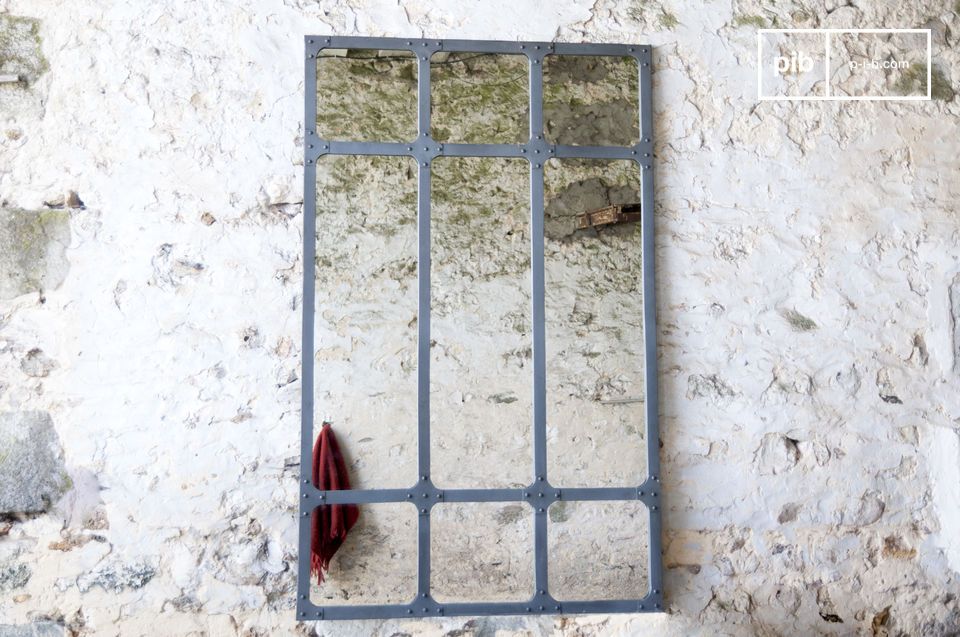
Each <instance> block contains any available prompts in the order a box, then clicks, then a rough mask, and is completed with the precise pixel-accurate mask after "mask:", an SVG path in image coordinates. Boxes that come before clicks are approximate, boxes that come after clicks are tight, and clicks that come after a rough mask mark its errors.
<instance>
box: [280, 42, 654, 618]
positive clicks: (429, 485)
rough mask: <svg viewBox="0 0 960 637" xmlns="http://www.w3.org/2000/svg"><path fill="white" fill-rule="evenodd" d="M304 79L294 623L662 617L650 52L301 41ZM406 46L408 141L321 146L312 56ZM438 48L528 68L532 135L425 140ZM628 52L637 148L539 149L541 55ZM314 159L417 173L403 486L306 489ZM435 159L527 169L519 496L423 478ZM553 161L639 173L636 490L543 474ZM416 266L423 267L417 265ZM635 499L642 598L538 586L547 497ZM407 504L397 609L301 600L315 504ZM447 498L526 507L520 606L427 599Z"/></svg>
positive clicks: (543, 574)
mask: <svg viewBox="0 0 960 637" xmlns="http://www.w3.org/2000/svg"><path fill="white" fill-rule="evenodd" d="M305 40H306V41H305V44H306V64H305V67H306V75H305V81H304V92H305V99H304V114H305V121H304V171H303V172H304V183H303V195H304V200H303V263H304V268H303V343H302V347H303V349H302V356H303V359H302V364H303V373H302V375H301V393H302V399H301V400H302V404H301V407H302V413H301V431H300V489H299V494H300V509H299V513H300V515H299V522H300V525H299V531H300V542H299V557H298V562H297V607H296V608H297V610H296V612H297V618H298V619H300V620H303V621H307V620H319V619H384V618H399V617H427V616H450V615H529V614H560V613H566V614H570V613H637V612H660V611H661V609H662V604H663V592H662V590H663V586H662V575H663V574H662V562H661V538H660V529H661V506H660V458H659V425H658V410H659V406H658V402H659V401H658V394H657V356H656V341H657V339H656V333H657V332H656V312H655V308H656V302H655V288H654V236H653V232H654V227H653V226H654V224H653V217H654V215H653V209H654V207H653V171H652V163H653V161H652V156H653V125H652V111H651V108H652V105H651V79H650V75H651V68H650V65H651V56H652V47H650V46H648V45H639V44H638V45H625V44H567V43H553V42H502V41H492V40H479V41H474V40H430V39H406V38H367V37H334V36H307V37H306V38H305ZM328 48H336V49H346V48H360V49H386V50H400V51H403V50H406V51H410V52H412V53H413V54H414V55H415V56H416V59H417V68H418V73H417V82H418V85H417V128H418V137H417V138H416V139H415V140H411V141H409V142H397V143H385V142H354V141H331V140H324V139H319V138H318V137H317V134H316V121H317V56H318V53H319V52H320V51H321V50H322V49H328ZM438 51H449V52H458V53H500V54H516V55H524V56H526V57H527V59H528V62H529V80H530V84H529V90H530V138H529V140H528V141H527V142H526V143H523V144H452V143H443V144H441V143H437V142H436V141H434V140H433V139H432V138H431V137H430V58H431V56H432V55H433V54H434V53H436V52H438ZM552 54H556V55H603V56H621V57H632V58H634V59H635V60H636V61H637V66H638V69H639V73H640V78H639V93H640V94H639V104H640V141H639V143H637V144H636V145H634V146H627V147H617V146H566V145H554V144H550V143H548V142H547V141H546V140H545V138H544V127H543V68H542V67H543V59H544V57H546V56H548V55H552ZM323 155H391V156H405V157H412V158H414V159H415V160H416V162H417V166H418V195H417V233H418V249H417V250H418V252H417V258H418V268H417V285H418V317H419V320H418V321H417V330H418V333H417V339H418V345H417V354H418V361H417V397H418V400H417V404H418V416H417V425H418V426H417V461H418V469H419V476H420V479H419V480H418V481H417V483H416V484H413V485H411V486H410V487H408V488H405V489H354V490H347V491H319V490H318V489H316V488H314V486H313V485H312V484H311V482H310V469H311V464H312V449H313V442H314V427H313V407H314V374H313V371H314V369H313V368H314V334H313V331H314V329H313V328H314V313H315V307H314V285H315V268H314V267H311V266H312V265H313V264H314V262H315V253H316V196H317V186H316V163H317V160H318V159H319V158H320V157H322V156H323ZM435 157H514V158H523V159H526V160H528V161H529V163H530V223H531V271H532V275H531V276H532V308H531V309H532V316H533V322H532V325H533V343H532V351H533V397H534V400H533V422H532V426H533V443H534V444H533V465H532V469H533V471H532V474H531V478H532V479H531V482H530V485H529V486H527V487H524V488H522V489H439V488H437V487H436V486H434V484H433V482H432V481H431V478H430V267H429V263H430V177H431V173H430V165H431V162H432V160H433V159H434V158H435ZM553 158H559V159H563V158H573V159H627V160H633V161H635V162H636V163H637V164H638V166H639V168H640V173H641V182H640V185H641V204H642V211H643V215H642V219H641V224H642V250H643V254H642V264H643V339H644V364H645V370H646V374H645V393H646V396H645V415H646V445H647V477H646V479H645V480H644V481H643V482H642V483H641V484H639V485H637V486H635V487H598V488H563V489H561V488H560V487H557V486H554V485H552V484H551V483H550V481H549V479H548V476H547V425H546V335H545V332H546V326H545V316H544V232H543V228H544V176H543V174H544V170H543V167H544V163H545V162H546V161H547V160H548V159H553ZM425 264H426V266H427V267H424V265H425ZM561 500H565V501H584V500H592V501H625V500H639V501H641V502H643V503H644V504H645V505H646V507H647V509H648V511H649V519H650V524H649V531H650V538H649V543H648V546H649V550H650V552H649V564H648V582H649V589H648V591H647V594H646V596H644V597H643V598H641V599H627V600H623V599H617V600H579V601H569V600H565V601H560V600H557V599H555V598H554V597H553V596H552V595H551V593H550V590H549V588H548V582H547V524H548V518H547V510H548V508H549V506H550V505H551V504H552V503H554V502H557V501H561ZM383 502H409V503H411V505H415V506H416V507H417V511H418V513H419V516H418V532H417V552H418V556H417V593H416V597H415V598H414V599H412V600H411V601H410V602H409V603H407V604H383V605H356V606H350V605H337V606H322V607H321V606H317V605H316V604H314V603H313V602H312V601H311V599H310V581H311V579H310V520H311V516H310V513H311V512H312V511H313V510H314V509H315V508H316V507H318V506H322V505H324V504H348V503H355V504H371V503H383ZM445 502H527V503H528V504H530V505H531V506H532V507H533V509H534V514H535V515H534V547H533V549H534V571H535V572H534V585H535V589H534V594H533V597H531V599H529V600H528V601H521V602H484V601H477V602H469V603H440V602H437V601H435V600H434V599H433V597H432V596H431V594H430V511H431V509H432V507H433V506H434V505H436V504H438V503H445Z"/></svg>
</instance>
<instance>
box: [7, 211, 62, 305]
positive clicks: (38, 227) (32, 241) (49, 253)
mask: <svg viewBox="0 0 960 637" xmlns="http://www.w3.org/2000/svg"><path fill="white" fill-rule="evenodd" d="M69 244H70V215H69V213H68V212H67V211H65V210H20V209H16V208H0V245H2V246H3V250H2V251H0V299H12V298H14V297H17V296H20V295H21V294H28V293H30V292H39V291H42V290H49V289H53V288H56V287H57V286H59V285H60V284H61V283H62V282H63V279H64V278H65V277H66V274H67V269H68V267H69V264H68V262H67V258H66V247H67V246H68V245H69Z"/></svg>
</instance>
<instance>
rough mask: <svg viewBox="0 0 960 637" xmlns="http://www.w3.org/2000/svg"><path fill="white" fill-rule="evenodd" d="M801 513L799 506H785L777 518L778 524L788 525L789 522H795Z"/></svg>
mask: <svg viewBox="0 0 960 637" xmlns="http://www.w3.org/2000/svg"><path fill="white" fill-rule="evenodd" d="M799 513H800V505H799V504H785V505H783V508H782V509H781V510H780V515H778V516H777V522H779V523H780V524H787V523H788V522H793V521H794V520H796V519H797V515H798V514H799Z"/></svg>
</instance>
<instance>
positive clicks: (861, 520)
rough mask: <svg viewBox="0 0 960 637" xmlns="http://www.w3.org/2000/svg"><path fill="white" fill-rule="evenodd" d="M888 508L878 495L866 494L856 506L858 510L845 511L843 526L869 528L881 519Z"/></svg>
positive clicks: (869, 492)
mask: <svg viewBox="0 0 960 637" xmlns="http://www.w3.org/2000/svg"><path fill="white" fill-rule="evenodd" d="M885 508H886V505H885V504H884V502H883V500H881V499H880V496H879V495H878V494H877V493H874V492H871V491H868V492H866V493H864V494H863V495H862V496H861V497H860V500H859V502H858V503H857V505H856V509H844V510H843V512H842V514H841V519H842V524H844V525H846V526H853V527H861V526H869V525H871V524H873V523H874V522H876V521H877V520H879V519H880V517H881V516H882V515H883V511H884V509H885Z"/></svg>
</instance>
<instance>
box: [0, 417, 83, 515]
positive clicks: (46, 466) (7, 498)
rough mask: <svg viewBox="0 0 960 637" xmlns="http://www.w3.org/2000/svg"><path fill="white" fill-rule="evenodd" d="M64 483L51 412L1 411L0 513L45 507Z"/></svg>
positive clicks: (66, 480) (64, 478) (58, 441)
mask: <svg viewBox="0 0 960 637" xmlns="http://www.w3.org/2000/svg"><path fill="white" fill-rule="evenodd" d="M67 485H68V478H67V474H66V472H65V469H64V466H63V451H62V449H61V447H60V439H59V437H58V436H57V432H56V430H55V429H54V426H53V420H52V419H51V418H50V414H48V413H47V412H45V411H21V412H0V513H2V512H21V513H29V512H36V511H44V510H46V509H47V507H48V506H50V504H51V502H53V501H54V500H56V499H57V498H58V497H59V496H60V494H61V493H62V492H63V490H64V489H65V488H66V487H67Z"/></svg>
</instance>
